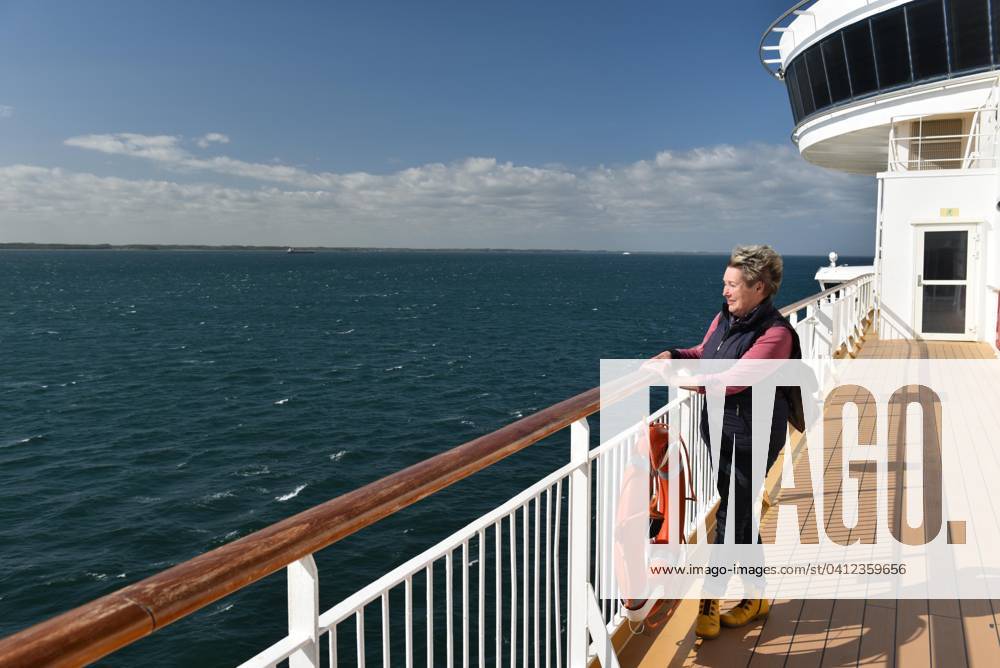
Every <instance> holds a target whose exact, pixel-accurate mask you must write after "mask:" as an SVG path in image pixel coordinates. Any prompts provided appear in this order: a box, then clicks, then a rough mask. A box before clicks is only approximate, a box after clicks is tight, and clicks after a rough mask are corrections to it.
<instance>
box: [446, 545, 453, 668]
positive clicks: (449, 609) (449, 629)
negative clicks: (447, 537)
mask: <svg viewBox="0 0 1000 668" xmlns="http://www.w3.org/2000/svg"><path fill="white" fill-rule="evenodd" d="M452 552H453V551H451V550H449V551H448V553H447V554H445V555H444V559H445V561H444V599H445V611H444V628H445V645H444V647H445V661H446V662H447V665H448V668H452V666H454V665H455V648H454V644H455V626H454V619H453V617H454V611H455V610H454V595H453V593H452V588H453V584H452V579H453V578H452V572H451V571H452V557H453V556H454V555H453V553H452Z"/></svg>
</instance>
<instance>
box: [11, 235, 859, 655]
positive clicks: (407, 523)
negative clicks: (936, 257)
mask: <svg viewBox="0 0 1000 668" xmlns="http://www.w3.org/2000/svg"><path fill="white" fill-rule="evenodd" d="M725 260H726V258H725V257H721V256H710V255H646V254H639V255H629V256H624V255H618V254H610V253H507V252H429V251H428V252H390V251H368V252H362V251H343V252H321V253H315V254H308V255H287V254H284V253H274V252H251V251H243V252H212V251H197V252H180V251H177V252H174V251H170V252H167V251H0V636H4V635H7V634H8V633H12V632H15V631H17V630H20V629H22V628H24V627H26V626H28V625H30V624H32V623H35V622H38V621H41V620H43V619H45V618H47V617H49V616H51V615H54V614H57V613H59V612H62V611H65V610H67V609H69V608H71V607H74V606H76V605H79V604H82V603H85V602H87V601H89V600H91V599H93V598H96V597H98V596H101V595H103V594H106V593H109V592H111V591H114V590H115V589H117V588H119V587H121V586H124V585H126V584H128V583H131V582H135V581H137V580H139V579H142V578H144V577H147V576H149V575H152V574H153V573H156V572H158V571H160V570H163V569H165V568H167V567H169V566H171V565H174V564H177V563H180V562H182V561H184V560H186V559H189V558H191V557H193V556H196V555H197V554H200V553H202V552H205V551H207V550H210V549H212V548H214V547H217V546H219V545H222V544H224V543H227V542H229V541H232V540H234V539H236V538H238V537H241V536H245V535H247V534H248V533H251V532H253V531H255V530H257V529H260V528H262V527H264V526H267V525H268V524H270V523H273V522H275V521H277V520H280V519H282V518H284V517H287V516H289V515H292V514H294V513H296V512H299V511H301V510H304V509H306V508H309V507H310V506H312V505H315V504H318V503H321V502H323V501H325V500H327V499H330V498H333V497H335V496H337V495H339V494H342V493H344V492H347V491H350V490H352V489H354V488H356V487H358V486H360V485H362V484H365V483H367V482H371V481H373V480H376V479H378V478H380V477H382V476H384V475H387V474H389V473H391V472H393V471H396V470H398V469H400V468H403V467H405V466H408V465H410V464H413V463H415V462H419V461H421V460H423V459H425V458H427V457H428V456H430V455H432V454H436V453H439V452H442V451H444V450H446V449H448V448H450V447H453V446H455V445H458V444H460V443H462V442H464V441H466V440H469V439H471V438H474V437H476V436H479V435H482V434H485V433H487V432H489V431H492V430H494V429H496V428H498V427H500V426H502V425H504V424H507V423H509V422H511V421H513V420H516V419H518V418H520V417H522V416H525V415H528V414H530V413H532V412H534V411H536V410H538V409H541V408H544V407H546V406H548V405H550V404H553V403H555V402H557V401H560V400H562V399H565V398H568V397H570V396H572V395H574V394H576V393H578V392H581V391H584V390H586V389H589V388H591V387H594V386H596V385H597V383H598V377H599V361H600V359H601V358H602V357H604V358H611V357H643V356H649V355H652V354H654V353H657V352H659V351H661V350H663V349H664V348H666V347H670V346H682V345H690V344H694V343H696V342H698V341H700V337H701V335H702V334H703V332H704V330H705V328H706V327H707V325H708V323H709V322H710V320H711V318H712V317H713V315H714V313H715V312H716V311H717V310H718V308H719V306H720V303H721V297H720V287H721V275H722V272H723V270H724V267H725ZM845 261H847V262H850V263H851V264H864V263H870V258H845ZM825 263H826V259H825V258H822V257H787V258H785V273H786V275H785V281H784V284H783V286H782V289H781V293H780V295H779V298H778V299H777V302H778V303H779V304H787V303H791V302H792V301H796V300H798V299H800V298H802V297H805V296H808V295H810V294H813V293H815V292H817V291H818V287H817V284H816V283H815V282H814V281H813V274H814V273H815V271H816V269H817V268H818V267H819V266H821V265H823V264H825ZM567 457H568V451H567V448H566V443H565V439H560V438H553V439H549V440H547V441H545V442H543V443H540V444H538V445H536V446H534V447H532V448H529V449H528V450H527V451H525V452H522V453H519V454H517V455H515V456H513V457H511V458H509V459H508V460H505V461H504V462H502V463H500V464H498V465H497V466H495V467H492V468H491V469H490V470H487V471H485V472H482V473H480V474H477V475H476V476H473V477H472V478H470V479H468V480H466V481H463V482H461V483H459V484H457V485H455V486H454V487H453V488H450V489H449V490H446V491H445V492H442V493H439V494H437V495H434V496H433V497H431V498H429V499H427V500H425V501H422V502H420V503H419V504H417V505H416V506H414V507H412V508H410V509H408V510H406V511H404V512H402V513H399V514H398V515H397V516H394V517H392V518H389V519H387V520H385V521H383V522H381V523H379V524H377V525H376V526H374V527H371V528H369V529H366V530H364V531H362V532H360V533H359V534H356V535H355V536H352V537H350V538H348V539H346V540H344V541H342V542H341V543H338V544H336V545H334V546H333V547H331V548H328V549H327V550H324V551H323V552H321V553H320V554H319V555H318V556H317V561H318V563H319V566H320V581H321V599H322V606H323V608H324V609H325V608H326V607H328V606H329V605H332V604H333V603H335V602H336V601H338V600H340V599H342V598H343V597H344V596H346V595H348V594H350V593H352V592H353V591H355V590H356V589H358V588H360V587H361V586H363V585H364V584H367V583H368V582H369V581H370V580H372V579H374V578H375V577H377V576H378V575H380V574H381V573H383V572H384V571H386V570H387V569H388V568H390V567H391V566H393V565H396V564H398V563H401V562H402V561H404V560H405V559H407V558H409V557H411V556H413V555H414V554H416V553H417V552H419V551H420V550H422V549H424V548H426V547H428V546H430V545H431V544H432V543H433V542H435V541H436V540H438V539H440V538H442V537H444V536H445V535H447V534H448V533H450V532H451V531H453V530H455V529H457V528H459V527H461V526H462V525H464V524H465V523H467V522H468V521H470V520H472V519H474V518H475V517H476V516H478V515H479V514H481V513H483V512H485V511H487V510H488V509H490V508H492V507H494V506H496V505H497V504H498V503H500V502H501V501H503V500H505V499H507V498H508V497H510V496H512V495H513V494H514V493H516V492H517V491H519V490H520V489H522V488H524V487H526V486H528V485H530V484H531V483H533V482H535V481H536V480H538V479H539V478H541V477H543V476H544V475H545V474H546V473H548V472H549V471H551V470H553V469H555V468H556V467H558V466H560V465H561V464H563V463H565V462H566V461H567ZM285 623H286V622H285V603H284V578H283V577H281V576H280V575H278V576H274V577H271V578H269V579H267V580H265V581H263V582H261V583H258V584H256V585H254V586H252V587H250V588H248V589H246V590H244V591H243V592H241V593H238V594H236V595H234V596H231V597H229V598H227V599H224V600H223V601H220V602H218V603H216V604H213V605H211V606H209V607H208V608H207V609H206V610H203V611H202V612H200V613H198V614H197V615H194V616H192V617H191V618H189V619H187V620H183V621H181V622H178V623H177V624H175V625H173V626H171V627H169V628H167V629H165V630H163V631H161V632H159V633H157V634H155V635H154V636H153V637H151V638H148V639H145V640H142V641H140V642H139V643H137V644H136V645H133V646H132V647H129V648H127V649H125V650H123V651H122V652H120V653H119V654H117V655H114V656H113V657H111V658H109V659H107V660H105V661H104V662H102V665H123V666H124V665H184V666H215V665H232V664H236V663H239V662H240V661H242V660H245V659H246V658H248V657H250V656H251V655H253V654H254V653H255V652H257V651H259V650H260V649H262V648H263V647H265V646H266V645H268V644H270V643H271V642H274V641H276V640H278V639H279V638H280V637H282V635H283V633H284V626H285Z"/></svg>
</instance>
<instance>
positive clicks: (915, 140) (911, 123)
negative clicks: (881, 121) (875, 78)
mask: <svg viewBox="0 0 1000 668" xmlns="http://www.w3.org/2000/svg"><path fill="white" fill-rule="evenodd" d="M940 118H941V117H927V116H919V115H914V116H897V117H894V118H893V119H892V121H891V124H890V130H889V171H890V172H910V171H927V170H937V169H993V168H995V167H997V165H998V162H997V160H998V157H1000V155H998V150H1000V149H998V141H997V139H998V137H997V135H998V127H1000V123H998V121H997V107H996V106H991V107H981V108H979V109H976V110H974V111H967V112H963V113H962V114H960V115H958V116H957V117H956V115H951V116H950V117H949V118H950V119H956V120H957V118H961V119H962V120H963V123H964V122H965V121H966V120H968V121H969V127H970V131H969V132H965V133H960V134H947V135H927V136H925V135H924V130H923V126H924V122H925V121H933V120H939V119H940ZM943 120H948V119H943ZM914 127H915V128H916V134H913V133H912V130H913V128H914ZM952 147H954V149H953V150H951V149H952ZM942 148H943V149H947V150H945V151H943V152H942V151H940V150H937V151H936V150H935V149H942ZM928 154H930V155H928Z"/></svg>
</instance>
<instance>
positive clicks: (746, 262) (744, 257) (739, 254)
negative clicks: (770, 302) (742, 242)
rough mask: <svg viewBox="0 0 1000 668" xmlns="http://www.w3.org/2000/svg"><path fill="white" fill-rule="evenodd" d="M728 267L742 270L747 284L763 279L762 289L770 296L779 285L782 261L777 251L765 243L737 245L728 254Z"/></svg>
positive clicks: (775, 291)
mask: <svg viewBox="0 0 1000 668" xmlns="http://www.w3.org/2000/svg"><path fill="white" fill-rule="evenodd" d="M728 266H730V267H735V268H736V269H739V270H740V271H742V272H743V280H744V281H746V282H747V285H754V284H755V283H757V281H764V290H765V291H766V292H767V296H768V297H771V296H773V295H775V294H777V292H778V288H780V287H781V274H782V269H783V267H784V263H783V262H782V260H781V256H780V255H778V252H777V251H776V250H774V249H773V248H771V247H770V246H765V245H754V246H737V247H736V248H734V249H733V253H732V255H730V256H729V265H728Z"/></svg>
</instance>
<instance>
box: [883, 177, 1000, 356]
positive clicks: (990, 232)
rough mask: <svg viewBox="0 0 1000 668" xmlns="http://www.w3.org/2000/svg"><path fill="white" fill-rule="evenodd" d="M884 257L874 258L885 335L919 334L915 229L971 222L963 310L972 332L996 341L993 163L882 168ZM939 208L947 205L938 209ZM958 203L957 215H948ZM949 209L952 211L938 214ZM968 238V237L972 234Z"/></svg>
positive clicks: (999, 281)
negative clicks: (974, 252) (972, 247)
mask: <svg viewBox="0 0 1000 668" xmlns="http://www.w3.org/2000/svg"><path fill="white" fill-rule="evenodd" d="M878 178H879V180H880V181H881V197H882V199H881V202H880V203H879V204H880V206H879V210H880V211H881V217H882V237H881V239H882V258H881V263H880V265H879V293H880V296H881V322H880V327H879V335H880V336H881V337H883V338H917V332H915V331H914V330H913V326H914V324H915V322H916V305H917V300H918V298H919V297H920V294H921V292H920V289H919V288H918V287H917V275H918V274H921V273H922V271H923V267H922V266H921V260H920V258H917V256H916V253H917V235H918V233H919V231H920V230H921V229H926V228H927V227H928V226H933V229H943V228H946V227H948V226H974V231H975V235H977V236H978V242H977V244H978V259H973V260H972V263H971V264H970V266H969V278H970V284H969V294H968V302H967V306H966V308H967V309H970V310H971V313H972V316H973V319H972V325H973V326H974V327H975V332H974V335H973V338H974V339H975V340H979V341H986V342H988V343H990V344H991V345H994V344H995V338H996V327H997V292H996V291H995V290H994V289H993V288H994V287H1000V234H998V230H1000V214H998V209H997V203H998V201H1000V184H998V171H997V170H995V169H989V170H985V169H980V170H975V171H969V170H935V171H929V172H895V173H889V172H885V173H881V174H879V175H878ZM943 209H948V210H950V211H947V212H944V211H942V210H943ZM955 210H957V215H954V214H955V213H956V211H955ZM943 214H950V215H943ZM970 243H973V239H970Z"/></svg>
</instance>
